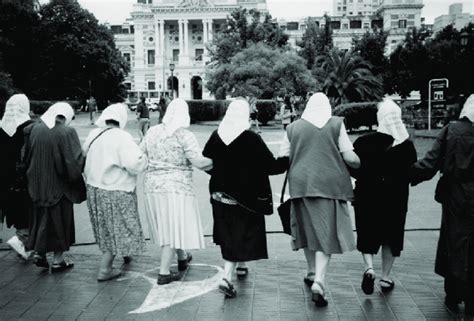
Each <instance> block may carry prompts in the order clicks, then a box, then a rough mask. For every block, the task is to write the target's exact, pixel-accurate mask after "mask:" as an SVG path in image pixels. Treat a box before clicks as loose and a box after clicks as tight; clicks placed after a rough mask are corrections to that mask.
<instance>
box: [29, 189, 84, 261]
mask: <svg viewBox="0 0 474 321" xmlns="http://www.w3.org/2000/svg"><path fill="white" fill-rule="evenodd" d="M75 241H76V236H75V231H74V211H73V204H72V202H70V201H69V200H68V199H67V198H65V197H63V198H62V199H61V200H60V201H59V202H58V203H57V204H56V205H54V206H49V207H41V206H33V214H32V219H31V223H30V236H29V240H28V246H27V249H28V250H34V251H36V252H38V253H47V252H64V251H68V250H69V247H70V246H71V245H72V244H74V242H75Z"/></svg>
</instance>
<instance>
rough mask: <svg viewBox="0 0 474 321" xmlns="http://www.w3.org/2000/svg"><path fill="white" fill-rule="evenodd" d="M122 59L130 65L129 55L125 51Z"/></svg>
mask: <svg viewBox="0 0 474 321" xmlns="http://www.w3.org/2000/svg"><path fill="white" fill-rule="evenodd" d="M123 59H125V61H126V62H127V64H128V65H129V66H130V61H131V56H130V53H128V52H126V53H124V54H123Z"/></svg>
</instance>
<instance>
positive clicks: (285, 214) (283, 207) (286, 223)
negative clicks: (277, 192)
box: [277, 172, 291, 235]
mask: <svg viewBox="0 0 474 321" xmlns="http://www.w3.org/2000/svg"><path fill="white" fill-rule="evenodd" d="M287 181H288V172H287V173H286V176H285V181H284V182H283V188H282V189H281V197H280V206H278V209H277V210H278V215H279V216H280V220H281V225H282V226H283V233H285V234H288V235H291V216H290V214H291V213H290V210H291V199H287V200H286V201H283V200H284V199H285V189H286V183H287Z"/></svg>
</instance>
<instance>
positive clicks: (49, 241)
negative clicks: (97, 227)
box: [24, 102, 86, 272]
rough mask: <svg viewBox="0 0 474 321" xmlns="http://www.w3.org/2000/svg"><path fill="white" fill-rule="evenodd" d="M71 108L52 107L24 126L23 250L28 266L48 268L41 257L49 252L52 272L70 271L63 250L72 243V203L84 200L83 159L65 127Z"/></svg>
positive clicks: (76, 139) (74, 137)
mask: <svg viewBox="0 0 474 321" xmlns="http://www.w3.org/2000/svg"><path fill="white" fill-rule="evenodd" d="M73 117H74V111H73V109H72V107H71V106H70V105H69V104H67V103H64V102H60V103H56V104H54V105H52V106H51V107H50V108H49V109H48V110H47V111H46V113H44V115H43V116H41V121H38V122H35V123H33V124H32V125H30V126H28V127H26V128H25V130H24V132H25V139H26V160H27V172H26V173H27V179H28V191H29V194H30V196H31V200H32V201H33V213H32V220H31V224H30V230H29V239H28V246H27V248H28V249H31V250H34V251H35V255H34V263H35V264H36V265H37V266H38V267H42V268H49V263H48V260H47V259H46V253H48V252H54V258H53V265H52V266H51V271H52V272H59V271H63V270H66V269H70V268H72V267H73V266H74V264H73V263H72V262H70V261H67V260H65V258H64V252H66V251H68V250H69V247H70V246H71V245H72V244H73V243H74V242H75V230H74V210H73V203H75V204H79V203H82V202H83V201H85V199H86V190H85V184H84V180H83V177H82V169H83V168H84V157H83V155H82V149H81V143H80V141H79V137H78V135H77V132H76V130H75V129H73V128H71V127H69V123H70V122H71V121H72V119H73Z"/></svg>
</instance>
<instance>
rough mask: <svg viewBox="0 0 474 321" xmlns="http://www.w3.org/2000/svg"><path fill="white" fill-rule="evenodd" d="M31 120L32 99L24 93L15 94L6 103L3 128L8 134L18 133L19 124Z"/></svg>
mask: <svg viewBox="0 0 474 321" xmlns="http://www.w3.org/2000/svg"><path fill="white" fill-rule="evenodd" d="M28 120H30V101H29V100H28V97H26V96H25V95H23V94H18V95H13V96H11V97H10V99H8V101H7V104H6V105H5V113H4V114H3V119H2V122H1V125H0V126H1V128H2V129H3V131H4V132H5V133H7V135H8V136H10V137H12V136H13V135H15V133H16V129H17V128H18V126H20V125H21V124H23V123H24V122H26V121H28Z"/></svg>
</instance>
